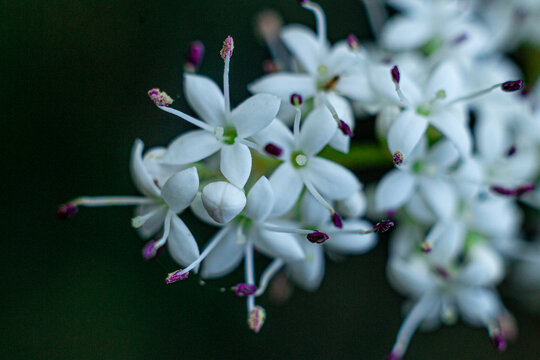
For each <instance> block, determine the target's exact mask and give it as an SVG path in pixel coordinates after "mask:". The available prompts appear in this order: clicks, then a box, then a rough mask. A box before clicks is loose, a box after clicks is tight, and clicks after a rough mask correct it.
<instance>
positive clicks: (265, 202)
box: [244, 176, 274, 220]
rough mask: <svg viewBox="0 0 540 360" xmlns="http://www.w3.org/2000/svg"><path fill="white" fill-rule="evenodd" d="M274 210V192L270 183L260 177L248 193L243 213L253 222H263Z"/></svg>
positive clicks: (263, 177)
mask: <svg viewBox="0 0 540 360" xmlns="http://www.w3.org/2000/svg"><path fill="white" fill-rule="evenodd" d="M273 208H274V190H272V185H271V184H270V181H268V179H267V178H266V177H265V176H262V177H261V178H260V179H259V180H258V181H257V182H256V183H255V185H253V187H252V188H251V190H249V192H248V196H247V205H246V208H245V210H244V213H245V214H246V216H247V217H249V218H251V219H254V220H263V219H266V218H267V217H268V215H270V212H271V211H272V209H273Z"/></svg>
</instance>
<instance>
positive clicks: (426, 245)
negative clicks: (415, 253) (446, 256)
mask: <svg viewBox="0 0 540 360" xmlns="http://www.w3.org/2000/svg"><path fill="white" fill-rule="evenodd" d="M432 250H433V246H432V245H431V243H430V242H428V241H425V242H423V243H422V244H421V245H420V251H421V252H423V253H424V254H429V253H430V252H431V251H432Z"/></svg>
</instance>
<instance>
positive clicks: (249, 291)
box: [234, 283, 257, 296]
mask: <svg viewBox="0 0 540 360" xmlns="http://www.w3.org/2000/svg"><path fill="white" fill-rule="evenodd" d="M256 291H257V286H256V285H253V284H244V283H241V284H238V285H236V286H235V287H234V293H235V294H236V295H238V296H249V295H253V294H255V292H256Z"/></svg>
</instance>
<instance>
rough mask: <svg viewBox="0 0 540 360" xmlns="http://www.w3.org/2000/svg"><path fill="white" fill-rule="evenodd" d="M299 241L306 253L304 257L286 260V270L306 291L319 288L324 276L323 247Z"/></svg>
mask: <svg viewBox="0 0 540 360" xmlns="http://www.w3.org/2000/svg"><path fill="white" fill-rule="evenodd" d="M299 243H300V246H302V248H303V249H304V252H305V254H306V255H305V259H304V260H299V261H291V262H288V263H287V270H288V271H289V272H290V275H291V278H292V280H293V281H294V282H295V283H296V284H297V285H298V286H299V287H301V288H302V289H304V290H307V291H315V290H317V289H318V288H319V286H320V284H321V282H322V279H323V276H324V251H323V247H322V246H321V245H317V244H311V243H310V242H308V241H305V240H303V241H299Z"/></svg>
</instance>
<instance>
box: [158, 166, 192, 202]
mask: <svg viewBox="0 0 540 360" xmlns="http://www.w3.org/2000/svg"><path fill="white" fill-rule="evenodd" d="M198 190H199V175H198V174H197V169H196V168H195V167H191V168H189V169H185V170H182V171H180V172H178V173H176V174H175V175H173V176H171V177H170V178H169V180H167V182H166V183H165V185H164V186H163V189H162V190H161V196H162V197H163V200H165V202H166V203H167V205H169V208H170V209H171V211H173V212H175V213H177V212H179V211H182V210H184V209H185V208H187V207H188V206H189V204H191V202H192V201H193V199H195V195H197V191H198Z"/></svg>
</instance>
